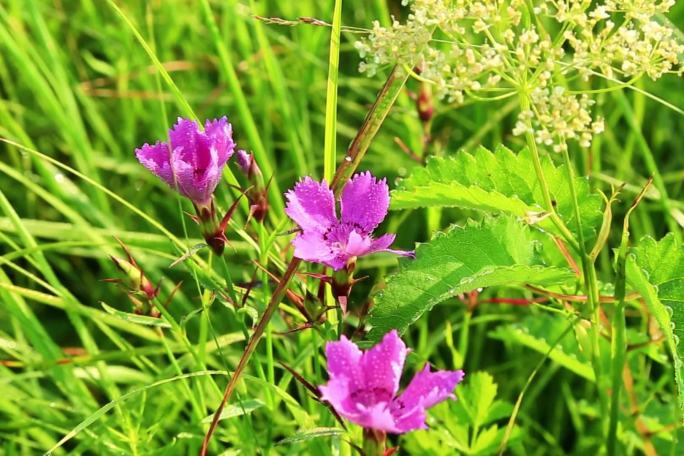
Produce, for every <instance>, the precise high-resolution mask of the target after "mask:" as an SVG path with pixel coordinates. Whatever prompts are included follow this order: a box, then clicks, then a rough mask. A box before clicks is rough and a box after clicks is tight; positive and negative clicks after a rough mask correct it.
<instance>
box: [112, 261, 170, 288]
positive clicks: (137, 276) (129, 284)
mask: <svg viewBox="0 0 684 456" xmlns="http://www.w3.org/2000/svg"><path fill="white" fill-rule="evenodd" d="M110 258H111V259H112V262H113V263H114V265H115V266H116V267H117V268H118V269H119V270H120V271H121V272H123V274H124V276H125V278H124V279H122V280H121V282H122V283H123V284H125V286H126V288H128V289H129V292H131V293H141V294H142V295H143V296H144V297H145V298H146V299H154V298H155V297H156V296H157V293H158V291H159V290H157V288H156V287H155V286H154V285H153V284H152V282H150V280H149V279H148V278H147V277H146V276H145V273H144V272H143V270H142V268H141V267H140V266H138V264H137V263H136V262H135V260H134V259H133V257H131V256H129V257H128V260H124V259H123V258H119V257H117V256H114V255H112V256H111V257H110Z"/></svg>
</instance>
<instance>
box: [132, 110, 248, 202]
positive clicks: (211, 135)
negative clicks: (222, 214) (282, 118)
mask: <svg viewBox="0 0 684 456" xmlns="http://www.w3.org/2000/svg"><path fill="white" fill-rule="evenodd" d="M169 139H170V141H169V143H170V144H169V143H166V142H160V141H157V142H156V143H155V144H154V145H149V144H144V145H143V146H142V147H141V148H139V149H136V150H135V155H136V157H137V158H138V161H140V163H142V165H143V166H144V167H145V168H147V169H149V170H150V171H152V172H153V173H154V174H156V175H157V176H158V177H159V178H160V179H161V180H163V181H164V182H166V183H167V184H169V185H170V186H171V188H174V189H175V190H177V191H178V192H179V193H180V194H181V195H183V196H185V197H187V198H189V199H190V200H192V202H193V203H195V205H196V206H200V207H202V206H208V205H209V204H210V201H211V197H212V195H213V193H214V190H215V189H216V186H217V185H218V183H219V181H220V180H221V174H222V173H223V166H224V165H225V164H226V162H227V161H228V159H229V158H230V157H231V156H232V155H233V150H234V149H235V143H234V142H233V128H232V126H231V125H230V123H228V119H227V118H226V117H225V116H224V117H221V118H220V119H216V120H207V121H206V123H205V125H204V131H201V130H200V128H199V125H197V123H196V122H194V121H192V120H188V119H183V118H181V117H179V118H178V122H177V123H176V125H175V126H174V127H173V128H172V129H171V130H170V131H169Z"/></svg>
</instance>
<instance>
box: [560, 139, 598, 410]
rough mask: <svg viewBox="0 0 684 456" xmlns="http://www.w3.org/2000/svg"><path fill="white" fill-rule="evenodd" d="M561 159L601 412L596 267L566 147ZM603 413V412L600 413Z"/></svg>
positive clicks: (572, 166)
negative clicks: (588, 314) (576, 240)
mask: <svg viewBox="0 0 684 456" xmlns="http://www.w3.org/2000/svg"><path fill="white" fill-rule="evenodd" d="M563 159H564V161H565V171H566V173H567V177H568V186H569V187H570V197H571V199H572V206H573V209H574V211H575V219H576V223H577V235H578V237H579V246H580V255H581V259H582V273H583V275H584V288H585V292H586V294H587V301H588V302H589V307H590V309H591V315H592V325H591V346H592V350H591V352H592V353H591V362H592V366H593V368H594V375H595V376H596V385H597V387H598V390H599V402H600V404H601V410H602V412H605V411H606V410H607V403H606V398H605V396H604V395H603V394H602V393H603V388H602V369H601V353H600V350H601V346H600V339H601V318H600V316H601V306H600V300H599V288H598V280H597V277H596V267H595V264H594V261H593V260H592V259H591V258H590V257H589V250H590V249H589V248H588V247H587V245H586V240H585V238H584V232H583V229H582V215H581V212H580V207H579V200H578V198H577V189H576V188H575V171H574V169H575V168H574V165H573V163H572V161H571V160H570V154H569V153H568V150H567V148H565V149H563ZM602 415H603V414H602Z"/></svg>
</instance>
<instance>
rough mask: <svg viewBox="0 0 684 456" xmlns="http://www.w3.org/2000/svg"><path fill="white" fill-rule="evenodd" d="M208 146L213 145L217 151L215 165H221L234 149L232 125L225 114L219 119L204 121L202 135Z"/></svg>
mask: <svg viewBox="0 0 684 456" xmlns="http://www.w3.org/2000/svg"><path fill="white" fill-rule="evenodd" d="M203 136H205V137H206V138H207V140H208V142H209V147H213V148H214V149H215V150H216V153H217V166H219V167H222V166H223V165H225V163H226V162H227V161H228V159H230V157H231V156H232V155H233V152H234V150H235V142H233V126H232V125H231V124H230V123H229V122H228V118H227V117H226V116H223V117H221V118H220V119H214V120H207V121H206V122H205V123H204V135H203Z"/></svg>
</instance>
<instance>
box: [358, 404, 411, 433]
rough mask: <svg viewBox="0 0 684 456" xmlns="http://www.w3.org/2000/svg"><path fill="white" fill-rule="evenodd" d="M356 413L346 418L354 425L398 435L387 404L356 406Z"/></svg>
mask: <svg viewBox="0 0 684 456" xmlns="http://www.w3.org/2000/svg"><path fill="white" fill-rule="evenodd" d="M356 407H357V410H358V413H357V414H355V416H354V417H353V418H352V417H347V418H348V419H349V420H351V421H353V422H355V423H356V424H358V425H360V426H363V427H364V428H367V429H377V430H379V431H384V432H392V433H395V434H398V433H399V430H398V429H397V426H396V424H395V419H394V417H393V416H392V411H391V410H390V408H389V407H388V404H387V403H384V402H380V403H377V404H372V405H369V406H367V407H366V406H364V405H363V404H359V403H357V404H356Z"/></svg>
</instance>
